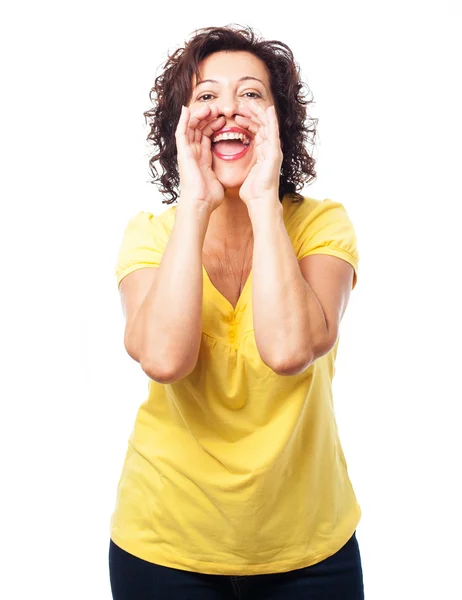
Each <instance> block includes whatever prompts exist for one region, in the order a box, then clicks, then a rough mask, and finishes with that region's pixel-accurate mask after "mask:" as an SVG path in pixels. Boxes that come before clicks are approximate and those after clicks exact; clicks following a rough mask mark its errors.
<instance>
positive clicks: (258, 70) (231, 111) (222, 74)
mask: <svg viewBox="0 0 462 600" xmlns="http://www.w3.org/2000/svg"><path fill="white" fill-rule="evenodd" d="M199 72H200V79H199V82H198V83H197V82H196V77H195V76H193V80H192V94H191V98H190V101H189V103H188V107H189V108H190V110H191V112H194V111H195V110H197V109H199V108H200V107H201V106H203V104H211V105H214V104H217V105H218V107H219V114H220V115H223V116H224V117H225V124H224V126H223V128H222V129H220V130H219V131H218V132H216V133H215V134H214V135H213V136H212V141H213V139H214V138H215V137H216V136H217V135H220V134H224V136H223V138H222V139H226V138H228V139H229V138H234V137H240V139H238V140H237V141H236V142H234V143H226V144H221V145H220V144H216V146H215V145H214V144H212V169H213V171H214V173H215V175H216V177H217V179H218V181H220V183H221V184H222V185H223V187H224V188H225V189H227V190H231V189H236V190H238V189H239V188H240V186H241V185H242V183H243V182H244V180H245V178H246V177H247V175H248V173H249V171H250V170H251V168H252V167H253V165H254V164H255V163H256V161H257V155H256V152H255V147H254V143H253V135H252V134H250V132H248V131H247V130H246V129H243V128H241V127H239V126H238V125H237V123H236V122H235V115H237V114H239V106H240V105H245V103H246V102H248V101H249V100H250V99H251V98H255V100H256V101H257V102H258V103H259V104H260V106H262V107H263V108H264V109H267V108H268V107H269V106H271V105H273V104H274V98H273V95H272V93H271V87H270V79H269V73H268V70H267V68H266V66H265V63H264V62H263V61H262V60H260V59H259V58H257V57H256V56H255V55H254V54H252V53H250V52H243V51H238V52H234V51H233V52H222V51H220V52H215V53H214V54H210V55H209V56H207V57H206V58H205V59H204V60H203V61H202V62H201V63H200V66H199ZM242 142H243V143H244V145H242Z"/></svg>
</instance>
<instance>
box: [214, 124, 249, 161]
mask: <svg viewBox="0 0 462 600" xmlns="http://www.w3.org/2000/svg"><path fill="white" fill-rule="evenodd" d="M250 145H251V139H250V137H248V136H247V135H246V134H245V133H240V132H236V131H229V132H225V133H219V134H218V135H215V136H214V137H213V139H212V152H213V154H215V156H217V157H218V158H221V159H222V160H237V159H239V158H242V157H243V156H244V154H246V153H247V151H248V149H249V148H250Z"/></svg>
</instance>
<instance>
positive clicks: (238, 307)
mask: <svg viewBox="0 0 462 600" xmlns="http://www.w3.org/2000/svg"><path fill="white" fill-rule="evenodd" d="M202 272H203V274H204V281H205V282H206V284H208V286H209V288H210V289H211V290H212V292H213V293H214V294H215V296H216V297H217V298H218V299H219V301H220V302H221V304H222V305H223V306H224V307H226V309H227V311H228V312H230V313H233V314H237V313H238V312H239V311H240V310H241V308H242V306H241V305H242V303H243V302H244V298H245V296H246V294H247V290H248V288H249V286H250V281H251V279H252V273H253V269H251V270H250V273H249V275H248V277H247V279H246V281H245V283H244V287H243V288H242V290H241V293H240V295H239V298H238V299H237V302H236V306H235V307H234V306H233V305H232V304H231V302H230V301H229V300H228V299H227V298H225V297H224V296H223V294H222V293H221V292H220V291H219V290H218V289H217V288H216V287H215V286H214V285H213V283H212V280H211V279H210V277H209V274H208V273H207V269H206V268H205V266H204V263H202Z"/></svg>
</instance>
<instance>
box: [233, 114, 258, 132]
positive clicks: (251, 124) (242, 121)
mask: <svg viewBox="0 0 462 600" xmlns="http://www.w3.org/2000/svg"><path fill="white" fill-rule="evenodd" d="M235 120H236V123H237V124H238V125H239V127H242V128H243V129H248V130H249V131H250V133H252V134H253V136H255V135H257V133H258V130H259V129H260V124H259V123H258V122H257V121H254V120H253V119H249V118H248V117H242V116H241V115H236V119H235Z"/></svg>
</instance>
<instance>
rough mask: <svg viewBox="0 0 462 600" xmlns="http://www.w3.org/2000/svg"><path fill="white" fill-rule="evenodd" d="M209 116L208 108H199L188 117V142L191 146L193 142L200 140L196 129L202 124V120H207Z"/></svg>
mask: <svg viewBox="0 0 462 600" xmlns="http://www.w3.org/2000/svg"><path fill="white" fill-rule="evenodd" d="M209 116H210V106H208V105H207V106H201V107H200V108H199V109H196V110H195V111H194V112H193V113H192V114H191V116H190V119H189V123H188V138H189V142H190V143H191V144H192V143H194V141H199V140H200V131H199V132H197V131H196V130H197V127H198V125H199V123H201V122H202V120H203V119H207V117H209Z"/></svg>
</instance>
